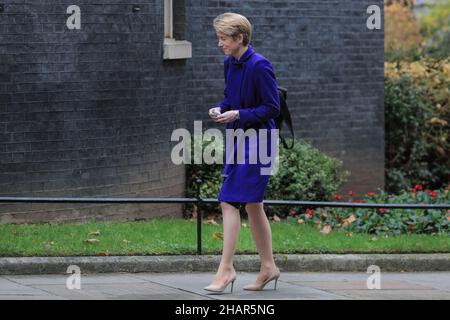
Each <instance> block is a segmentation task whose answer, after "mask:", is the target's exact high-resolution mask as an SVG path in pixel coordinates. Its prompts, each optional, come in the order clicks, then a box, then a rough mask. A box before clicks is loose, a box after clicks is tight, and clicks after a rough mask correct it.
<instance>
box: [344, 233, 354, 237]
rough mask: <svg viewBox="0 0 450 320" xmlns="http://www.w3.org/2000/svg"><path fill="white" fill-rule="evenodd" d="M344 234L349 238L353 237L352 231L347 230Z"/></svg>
mask: <svg viewBox="0 0 450 320" xmlns="http://www.w3.org/2000/svg"><path fill="white" fill-rule="evenodd" d="M345 235H346V236H347V237H350V238H351V237H353V233H351V232H347V233H346V234H345Z"/></svg>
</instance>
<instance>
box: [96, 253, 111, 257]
mask: <svg viewBox="0 0 450 320" xmlns="http://www.w3.org/2000/svg"><path fill="white" fill-rule="evenodd" d="M98 255H99V256H100V257H107V256H109V253H108V252H99V253H98Z"/></svg>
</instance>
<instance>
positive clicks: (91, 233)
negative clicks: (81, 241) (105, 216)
mask: <svg viewBox="0 0 450 320" xmlns="http://www.w3.org/2000/svg"><path fill="white" fill-rule="evenodd" d="M99 235H100V230H97V231H93V232H89V234H88V236H90V237H96V236H99Z"/></svg>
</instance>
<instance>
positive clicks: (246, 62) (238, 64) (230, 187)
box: [218, 45, 280, 202]
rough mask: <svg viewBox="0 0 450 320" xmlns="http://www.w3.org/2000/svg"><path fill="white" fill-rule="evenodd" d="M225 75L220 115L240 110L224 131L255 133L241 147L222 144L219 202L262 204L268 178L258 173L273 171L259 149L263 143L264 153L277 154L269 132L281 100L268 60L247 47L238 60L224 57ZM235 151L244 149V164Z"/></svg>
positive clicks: (273, 126) (270, 164) (278, 110)
mask: <svg viewBox="0 0 450 320" xmlns="http://www.w3.org/2000/svg"><path fill="white" fill-rule="evenodd" d="M224 74H225V90H224V95H225V98H224V99H223V100H222V101H221V102H220V104H219V106H220V111H221V112H222V113H223V112H226V111H229V110H239V119H237V120H235V121H233V122H229V123H227V125H226V129H238V128H240V129H242V130H244V131H245V132H248V131H247V130H248V129H250V128H253V129H255V131H256V137H255V135H253V139H251V138H250V139H249V138H247V139H244V141H243V140H241V142H242V144H239V145H238V144H237V143H236V142H237V140H238V139H235V142H234V143H232V146H231V148H230V146H229V145H227V142H225V146H226V149H225V150H226V151H225V153H224V163H225V165H224V168H223V171H222V174H221V175H222V176H223V177H224V180H223V183H222V188H221V190H220V193H219V197H218V200H219V201H224V202H262V201H263V198H264V194H265V191H266V188H267V184H268V183H269V178H270V175H268V174H262V171H261V169H262V168H268V167H271V166H272V167H273V161H271V163H269V164H267V161H260V157H259V150H260V146H261V145H262V143H264V144H265V145H266V148H267V149H263V150H267V152H265V151H264V152H265V154H267V155H268V156H269V155H270V157H271V158H272V157H274V155H275V154H276V152H277V150H272V149H274V148H271V145H272V143H273V142H274V141H275V140H273V139H275V138H277V137H278V136H275V135H273V134H271V131H270V130H271V129H275V128H276V127H275V120H274V119H275V118H276V117H278V115H279V113H280V98H279V95H278V89H277V83H276V78H275V74H274V71H273V67H272V64H271V63H270V61H269V60H267V59H266V58H265V57H264V56H262V55H261V54H259V53H257V52H255V51H254V49H253V47H252V46H251V45H249V47H248V49H247V50H246V51H245V52H244V54H243V55H242V56H241V57H240V59H239V60H236V59H235V58H234V57H233V56H227V57H225V61H224ZM258 129H267V139H261V132H260V131H258ZM226 131H227V130H226ZM225 140H227V139H225ZM244 142H245V143H244ZM276 143H278V141H276ZM228 144H229V143H228ZM277 145H278V144H277ZM238 147H239V148H241V147H245V152H243V153H244V155H245V162H244V163H238V161H236V160H237V157H236V153H237V150H238ZM275 149H276V148H275ZM227 150H230V151H227ZM249 150H251V151H253V152H256V154H258V156H257V162H256V163H255V162H254V161H250V159H249V155H250V153H249ZM232 158H234V162H233V163H231V161H230V159H232ZM266 160H267V159H266Z"/></svg>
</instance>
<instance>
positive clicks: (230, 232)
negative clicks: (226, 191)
mask: <svg viewBox="0 0 450 320" xmlns="http://www.w3.org/2000/svg"><path fill="white" fill-rule="evenodd" d="M220 205H221V207H222V216H223V250H222V258H221V261H220V265H219V269H218V270H217V273H216V276H215V277H214V280H213V282H212V283H211V286H217V287H220V286H222V285H223V284H224V283H225V282H227V281H228V280H229V279H230V278H231V277H233V275H235V273H236V272H235V271H234V267H233V256H234V253H235V251H236V243H237V239H238V236H239V230H240V227H241V217H240V215H239V210H238V209H236V208H235V207H233V206H232V205H230V204H228V203H226V202H221V203H220Z"/></svg>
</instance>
